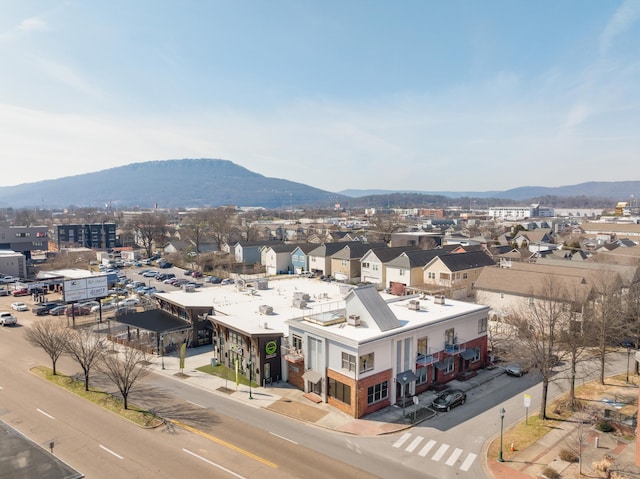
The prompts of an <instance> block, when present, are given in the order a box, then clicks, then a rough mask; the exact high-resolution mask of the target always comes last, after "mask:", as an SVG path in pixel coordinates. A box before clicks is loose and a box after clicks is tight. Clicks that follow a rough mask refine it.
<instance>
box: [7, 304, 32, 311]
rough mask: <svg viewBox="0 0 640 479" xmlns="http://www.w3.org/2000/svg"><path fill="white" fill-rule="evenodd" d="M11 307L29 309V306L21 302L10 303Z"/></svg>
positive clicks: (22, 309)
mask: <svg viewBox="0 0 640 479" xmlns="http://www.w3.org/2000/svg"><path fill="white" fill-rule="evenodd" d="M11 309H13V310H14V311H29V307H28V306H27V305H26V304H24V303H21V302H17V303H11Z"/></svg>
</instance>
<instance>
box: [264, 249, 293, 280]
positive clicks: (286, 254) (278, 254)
mask: <svg viewBox="0 0 640 479" xmlns="http://www.w3.org/2000/svg"><path fill="white" fill-rule="evenodd" d="M296 248H297V245H295V244H289V243H278V244H274V245H271V246H266V247H265V248H264V250H263V251H264V266H265V268H266V272H267V274H269V275H276V274H287V273H289V274H291V273H293V263H292V260H291V253H292V252H293V250H295V249H296Z"/></svg>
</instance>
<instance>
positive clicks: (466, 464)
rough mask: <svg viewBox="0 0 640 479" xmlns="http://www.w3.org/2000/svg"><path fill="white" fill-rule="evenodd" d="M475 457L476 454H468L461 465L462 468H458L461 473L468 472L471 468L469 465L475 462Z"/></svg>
mask: <svg viewBox="0 0 640 479" xmlns="http://www.w3.org/2000/svg"><path fill="white" fill-rule="evenodd" d="M476 457H478V456H477V455H476V454H474V453H472V452H470V453H469V455H468V456H467V458H466V459H465V460H464V462H463V463H462V466H460V469H462V470H463V471H468V470H469V468H470V467H471V464H473V461H475V460H476Z"/></svg>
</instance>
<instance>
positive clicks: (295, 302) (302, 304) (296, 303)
mask: <svg viewBox="0 0 640 479" xmlns="http://www.w3.org/2000/svg"><path fill="white" fill-rule="evenodd" d="M293 307H294V308H300V309H304V308H306V307H307V302H306V301H304V300H302V299H294V300H293Z"/></svg>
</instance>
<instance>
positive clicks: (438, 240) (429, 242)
mask: <svg viewBox="0 0 640 479" xmlns="http://www.w3.org/2000/svg"><path fill="white" fill-rule="evenodd" d="M443 236H444V235H443V234H441V233H431V232H426V231H406V232H398V233H391V241H390V243H391V246H394V247H395V246H417V247H419V248H422V249H432V248H437V247H438V246H440V245H442V238H443Z"/></svg>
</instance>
